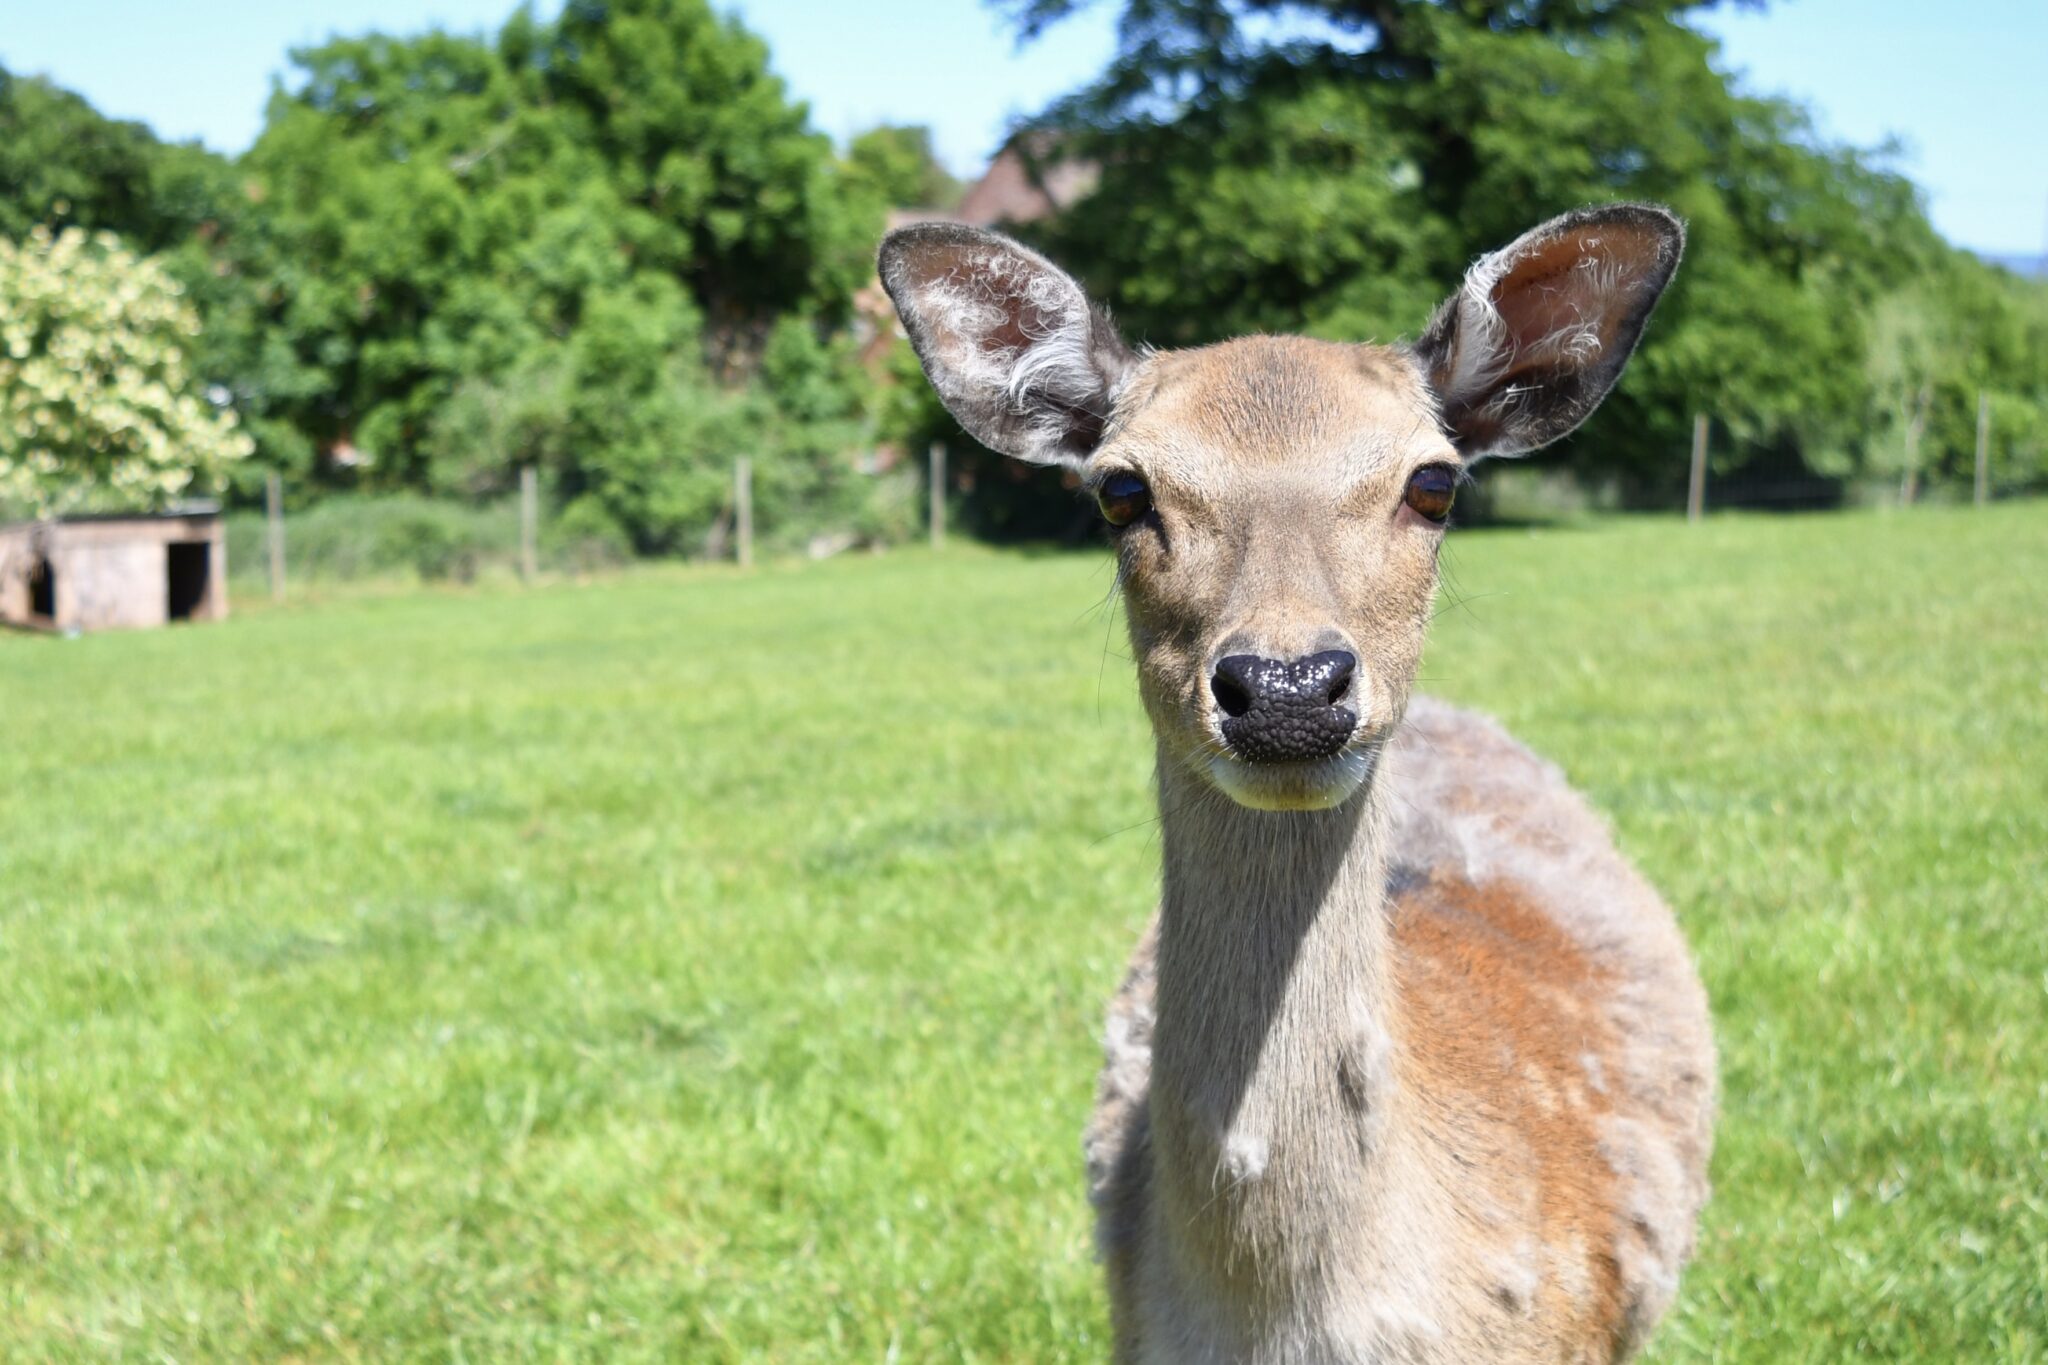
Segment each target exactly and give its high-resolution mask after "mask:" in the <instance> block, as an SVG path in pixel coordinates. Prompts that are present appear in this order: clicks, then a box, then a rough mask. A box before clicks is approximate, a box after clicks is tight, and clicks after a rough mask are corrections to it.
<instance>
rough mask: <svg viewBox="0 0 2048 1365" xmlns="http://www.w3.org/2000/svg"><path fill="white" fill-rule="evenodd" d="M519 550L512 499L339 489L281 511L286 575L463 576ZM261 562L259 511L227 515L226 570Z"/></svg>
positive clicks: (253, 572)
mask: <svg viewBox="0 0 2048 1365" xmlns="http://www.w3.org/2000/svg"><path fill="white" fill-rule="evenodd" d="M518 558H519V508H518V504H517V503H516V502H513V501H505V502H499V503H493V504H490V505H487V506H480V507H479V506H470V505H467V504H464V503H459V502H447V501H436V500H434V499H431V498H423V497H418V496H416V495H413V494H398V495H393V496H389V497H342V498H330V499H328V500H326V501H324V502H319V503H315V504H313V505H312V506H310V507H308V508H306V509H304V510H303V511H291V512H288V513H287V515H286V518H285V561H286V563H285V576H286V578H287V580H288V581H294V582H304V581H308V580H311V581H315V582H319V581H348V580H353V579H365V578H416V579H419V580H422V581H435V580H446V579H455V580H460V581H463V582H467V581H469V580H471V579H474V578H475V577H476V576H477V575H478V574H479V573H482V572H484V571H485V570H487V569H489V568H503V569H506V570H510V569H512V568H514V567H516V565H517V563H518ZM266 563H267V557H266V552H265V548H264V525H263V516H262V514H261V513H258V512H238V513H236V514H234V515H232V516H230V517H229V518H228V567H229V572H230V573H231V574H233V575H235V576H238V577H260V576H261V575H262V574H263V572H264V568H265V565H266Z"/></svg>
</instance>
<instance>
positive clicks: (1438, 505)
mask: <svg viewBox="0 0 2048 1365" xmlns="http://www.w3.org/2000/svg"><path fill="white" fill-rule="evenodd" d="M1457 493H1458V475H1457V472H1456V471H1454V470H1453V469H1452V468H1451V467H1450V466H1449V465H1447V464H1426V465H1424V466H1423V467H1422V468H1420V469H1418V470H1416V471H1415V472H1414V473H1413V474H1410V475H1409V476H1408V491H1407V492H1405V493H1403V494H1402V495H1401V501H1403V502H1405V503H1407V504H1408V505H1409V506H1410V507H1412V508H1414V509H1415V510H1416V511H1417V512H1418V513H1420V514H1421V515H1422V516H1424V517H1426V518H1428V519H1429V520H1430V521H1442V520H1443V519H1444V518H1445V517H1447V516H1449V515H1450V514H1451V501H1452V499H1453V498H1455V497H1456V496H1457Z"/></svg>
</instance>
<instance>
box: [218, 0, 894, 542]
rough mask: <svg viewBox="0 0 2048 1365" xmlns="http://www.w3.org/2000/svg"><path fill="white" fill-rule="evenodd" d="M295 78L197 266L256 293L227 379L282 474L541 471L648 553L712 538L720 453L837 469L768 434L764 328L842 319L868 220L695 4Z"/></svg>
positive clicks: (475, 487) (759, 74) (597, 9)
mask: <svg viewBox="0 0 2048 1365" xmlns="http://www.w3.org/2000/svg"><path fill="white" fill-rule="evenodd" d="M293 60H294V62H295V63H296V65H297V67H298V69H299V71H300V73H301V76H300V79H298V80H297V81H296V82H293V83H291V84H290V85H289V86H288V88H286V89H284V90H280V91H279V92H278V93H277V94H276V95H275V96H274V97H273V99H272V102H271V107H270V111H269V117H268V121H267V124H266V127H265V129H264V132H263V135H262V137H261V138H260V139H259V140H258V142H257V144H256V146H255V147H254V148H253V149H252V150H251V151H250V153H249V154H248V156H247V158H246V159H245V163H244V169H245V172H246V174H247V175H248V177H249V179H250V182H251V184H252V185H253V186H254V187H255V191H256V194H257V196H258V200H259V209H260V211H259V212H257V213H255V214H253V215H251V221H249V222H247V223H246V224H243V225H242V227H243V230H241V231H237V232H234V233H230V234H228V237H227V240H226V241H225V242H224V245H223V246H222V248H221V249H220V250H219V251H218V252H216V256H217V258H218V260H219V261H220V262H221V263H223V264H224V265H225V267H226V268H227V269H228V270H229V272H230V273H232V274H234V275H237V276H239V277H241V278H244V279H246V280H248V281H250V282H252V284H253V299H254V306H253V307H250V308H249V309H248V310H247V311H246V315H245V316H243V317H241V318H240V319H239V325H238V326H237V327H236V328H235V334H236V336H237V338H238V342H239V347H240V352H239V355H238V357H237V360H236V362H235V363H234V364H233V365H232V366H231V368H233V369H234V370H235V371H236V373H237V374H239V375H241V376H244V377H246V378H248V379H250V380H251V382H252V391H251V392H249V393H248V394H246V395H245V397H246V400H247V401H248V403H249V406H250V407H251V409H252V411H253V412H256V413H259V414H260V416H261V417H262V418H263V419H265V420H267V421H269V422H272V423H274V424H275V425H276V426H277V427H279V428H282V429H283V432H284V433H285V434H284V435H283V436H282V438H281V439H279V440H278V441H276V442H275V443H270V442H266V445H268V446H270V449H271V452H272V453H273V454H274V455H275V456H276V457H278V458H280V459H283V460H285V461H288V462H289V463H291V464H292V465H294V466H295V467H297V468H299V469H301V470H302V471H304V472H305V473H307V474H309V475H311V476H312V477H315V478H321V479H326V480H329V481H333V482H339V483H357V484H362V485H367V486H371V487H426V488H433V489H443V490H448V491H460V492H468V493H475V494H482V493H488V492H491V491H494V490H497V489H501V488H503V487H504V486H505V485H506V483H507V482H509V479H510V477H511V471H512V470H513V469H514V467H516V466H517V465H519V464H522V463H526V462H529V461H537V462H539V463H540V464H541V465H542V467H543V468H544V470H545V472H546V475H547V477H548V479H549V481H550V483H551V485H552V487H553V489H554V491H555V493H556V495H557V496H558V497H560V498H562V499H563V500H565V501H575V500H578V499H590V500H592V502H593V506H592V507H591V508H588V509H585V510H584V511H582V512H581V513H579V515H581V516H584V517H601V518H602V519H604V520H605V521H607V522H609V523H613V524H616V525H619V526H622V527H624V528H625V529H626V530H627V531H628V532H629V533H630V534H631V535H632V537H633V539H634V540H635V541H636V542H637V543H638V544H640V545H641V546H642V548H645V549H650V550H667V549H679V548H684V547H685V546H687V545H688V544H689V543H690V540H691V537H692V536H694V535H697V534H701V533H702V532H703V531H705V530H706V529H707V528H708V527H709V525H710V524H711V523H712V521H713V520H714V519H715V518H716V517H717V515H718V514H719V512H720V511H721V509H722V506H723V499H724V498H725V496H726V494H725V492H724V490H725V488H726V486H727V482H728V479H729V472H730V467H731V462H732V459H733V458H734V457H735V456H736V455H739V454H750V455H753V456H754V457H755V458H756V460H757V462H765V461H769V460H772V459H774V458H775V457H776V456H777V455H778V454H780V455H787V456H788V457H789V458H799V457H798V456H797V455H795V454H793V453H791V451H792V450H794V449H795V448H797V447H801V448H802V450H803V451H804V452H805V454H804V455H803V456H802V458H808V459H813V460H817V461H833V460H839V459H841V452H840V451H838V450H833V451H829V452H827V451H823V450H821V449H818V448H817V446H818V443H817V442H796V443H794V444H793V445H789V446H788V448H786V449H785V448H783V447H781V446H778V444H777V441H778V435H779V434H780V433H782V432H784V431H786V429H787V427H788V425H789V423H788V421H787V420H786V418H785V405H783V404H782V403H781V402H780V401H779V400H778V398H777V397H776V396H775V395H774V394H773V393H771V392H769V391H768V390H766V389H764V388H763V387H762V386H761V384H760V383H759V380H758V376H759V372H760V369H761V365H762V358H763V355H764V353H765V351H766V350H767V348H768V346H769V342H770V339H771V338H772V337H773V336H775V335H776V334H777V333H778V329H779V328H781V327H783V326H784V325H790V326H795V327H798V328H800V329H801V328H808V329H812V330H814V331H817V332H820V333H825V332H830V331H832V330H834V329H835V328H836V327H837V326H838V325H839V324H840V323H841V322H842V321H843V320H844V318H845V317H846V315H847V310H848V306H849V302H850V299H851V296H852V294H853V291H854V290H855V289H856V288H858V287H859V285H860V284H862V283H864V282H865V280H866V278H867V275H868V264H867V261H868V252H869V250H870V247H871V244H872V241H873V238H874V235H875V233H876V231H877V228H878V223H879V216H880V211H879V206H878V205H875V204H871V203H870V202H869V201H868V199H867V197H866V196H864V195H862V194H860V193H857V192H855V191H854V190H853V189H852V188H851V187H849V186H848V185H846V184H845V183H843V181H842V177H841V175H840V172H839V170H838V168H837V166H836V164H835V162H834V159H833V157H832V154H831V148H830V145H829V143H828V142H827V140H826V139H825V138H823V137H822V136H820V135H818V134H816V133H814V132H812V131H811V130H810V129H809V127H808V124H807V118H806V114H805V112H804V110H803V108H802V106H800V105H797V104H793V103H791V102H790V101H789V100H788V99H787V97H786V95H785V93H784V91H783V88H782V85H781V82H780V81H779V80H778V79H777V78H776V77H775V76H774V75H772V73H770V72H769V70H768V67H767V53H766V50H765V48H764V47H763V46H762V44H761V43H760V41H759V40H758V39H756V38H754V37H753V36H752V35H750V34H748V33H746V32H745V31H744V30H742V29H740V28H739V27H738V25H737V24H735V23H733V22H732V21H729V20H725V19H721V18H719V17H718V16H716V15H715V14H714V13H713V12H712V11H711V9H710V8H709V6H708V5H707V4H705V3H704V2H703V0H608V2H607V3H595V2H594V0H574V2H573V3H571V4H569V5H568V6H567V7H566V9H565V10H564V11H563V13H562V15H561V17H560V18H559V19H558V20H556V21H555V22H552V23H541V22H539V21H538V20H536V19H535V18H534V16H533V15H532V14H531V12H530V11H524V10H522V11H521V12H519V13H518V14H515V15H514V16H513V18H512V19H511V20H510V21H509V22H508V23H507V24H506V25H505V27H504V29H503V30H502V31H501V32H500V33H499V34H498V35H497V37H496V40H495V41H494V42H486V41H482V40H478V39H474V38H467V37H458V36H454V35H450V34H445V33H428V34H424V35H421V36H417V37H411V38H393V37H387V36H382V35H371V36H368V37H359V38H347V39H337V40H335V41H333V42H330V43H328V44H326V45H324V46H322V47H318V48H313V49H308V50H303V51H299V52H296V53H294V54H293ZM832 358H833V362H834V363H842V362H845V358H844V357H842V356H840V355H839V354H838V353H836V352H834V353H833V356H832ZM845 363H848V364H850V362H845ZM857 425H858V424H857V423H856V426H857ZM842 434H843V433H842ZM854 434H855V435H856V436H857V435H858V431H856V432H855V433H854ZM785 444H786V445H787V443H785ZM336 456H339V457H341V458H340V459H338V460H337V459H336V458H335V457H336ZM351 461H357V462H362V461H366V463H355V464H351V463H350V462H351ZM764 472H765V471H764ZM792 482H794V483H797V484H802V483H804V482H806V480H804V479H797V480H793V481H792ZM763 485H764V494H765V496H764V498H763V500H762V514H763V519H764V521H765V522H769V523H772V522H773V521H774V520H775V518H776V517H777V516H779V515H782V514H784V513H788V514H790V515H794V514H795V512H796V507H795V504H793V503H789V504H779V503H777V502H776V500H775V499H774V497H773V494H772V491H770V490H772V489H773V488H775V487H778V486H780V485H779V484H778V482H777V481H776V480H775V479H774V478H772V477H770V478H766V479H764V480H763Z"/></svg>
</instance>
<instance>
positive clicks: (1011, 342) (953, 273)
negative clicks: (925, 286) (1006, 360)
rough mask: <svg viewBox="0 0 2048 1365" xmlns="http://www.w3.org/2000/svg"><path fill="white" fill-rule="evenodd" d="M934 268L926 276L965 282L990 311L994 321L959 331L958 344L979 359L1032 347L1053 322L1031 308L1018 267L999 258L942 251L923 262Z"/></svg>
mask: <svg viewBox="0 0 2048 1365" xmlns="http://www.w3.org/2000/svg"><path fill="white" fill-rule="evenodd" d="M927 259H928V260H929V261H930V262H931V265H932V266H933V267H936V268H934V269H930V271H929V273H930V275H931V276H932V277H934V278H937V277H941V276H943V277H945V278H947V279H950V280H965V281H968V282H969V283H970V287H971V288H972V289H973V290H974V291H975V293H976V294H978V295H979V298H978V302H979V303H981V304H982V305H984V306H985V307H987V308H989V309H992V310H994V312H995V315H996V316H995V318H994V319H993V320H990V319H989V318H988V316H987V314H985V313H984V314H982V317H981V321H982V322H983V325H982V326H980V327H976V328H968V329H963V330H965V331H966V333H967V334H966V335H964V336H958V334H957V333H956V336H958V339H959V340H962V341H966V342H968V343H969V344H971V345H972V346H973V347H974V348H975V349H976V350H977V351H979V352H980V353H981V354H983V355H985V356H1008V355H1015V354H1017V353H1018V352H1020V351H1022V350H1024V349H1025V348H1026V347H1028V346H1030V345H1031V344H1032V343H1034V342H1037V341H1042V340H1044V338H1045V336H1046V334H1047V333H1048V332H1050V331H1051V330H1052V327H1053V323H1054V319H1053V318H1052V317H1051V316H1050V315H1049V314H1048V313H1047V312H1046V311H1045V310H1044V309H1043V308H1041V307H1039V306H1038V305H1037V304H1036V303H1033V302H1032V301H1031V298H1030V296H1029V294H1028V292H1027V290H1028V286H1029V284H1030V278H1029V276H1028V275H1027V274H1026V273H1024V272H1023V271H1022V270H1021V269H1019V268H1018V263H1017V262H1015V261H1012V260H1008V259H1004V258H1000V257H998V258H993V259H991V258H990V257H989V255H988V253H987V251H986V250H985V249H981V248H967V249H950V248H949V249H946V250H943V251H935V252H932V253H931V255H930V256H929V257H928V258H927Z"/></svg>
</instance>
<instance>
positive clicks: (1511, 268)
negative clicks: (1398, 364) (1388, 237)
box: [1414, 204, 1685, 461]
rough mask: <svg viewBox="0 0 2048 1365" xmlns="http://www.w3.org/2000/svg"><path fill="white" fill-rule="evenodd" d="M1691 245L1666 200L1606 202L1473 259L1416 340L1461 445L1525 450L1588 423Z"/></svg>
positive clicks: (1479, 453) (1468, 452)
mask: <svg viewBox="0 0 2048 1365" xmlns="http://www.w3.org/2000/svg"><path fill="white" fill-rule="evenodd" d="M1684 250H1685V228H1684V227H1683V226H1682V225H1681V224H1680V223H1679V221H1678V219H1677V218H1676V217H1674V216H1673V215H1672V214H1671V212H1670V211H1669V210H1668V209H1663V208H1659V207H1657V206H1656V205H1653V204H1609V205H1603V206H1601V207H1599V208H1590V209H1582V210H1580V211H1579V212H1577V213H1568V214H1565V215H1564V216H1563V217H1561V218H1553V219H1551V220H1550V221H1549V222H1547V223H1545V224H1543V226H1541V227H1539V228H1536V229H1534V230H1533V231H1530V232H1526V233H1524V234H1523V235H1522V236H1520V237H1518V238H1517V239H1515V241H1514V242H1512V243H1510V244H1509V245H1508V246H1506V247H1503V248H1502V249H1501V250H1499V251H1496V252H1494V253H1493V254H1491V255H1489V256H1486V257H1483V258H1482V259H1481V260H1480V261H1479V263H1478V264H1477V265H1474V266H1473V267H1472V269H1471V271H1470V272H1469V273H1468V274H1467V275H1466V276H1465V283H1464V285H1463V286H1462V287H1461V288H1460V289H1459V290H1458V292H1457V293H1455V294H1453V295H1451V297H1450V298H1449V299H1447V300H1445V301H1444V305H1443V307H1441V308H1439V309H1438V310H1437V314H1436V316H1435V317H1434V318H1432V319H1431V320H1430V324H1429V327H1428V329H1427V330H1426V331H1424V332H1423V334H1422V338H1421V340H1419V341H1417V342H1416V343H1415V347H1414V351H1415V356H1416V359H1417V360H1418V361H1419V362H1420V363H1421V365H1422V370H1423V374H1424V375H1425V376H1426V377H1427V378H1428V380H1429V383H1430V387H1432V388H1433V389H1435V390H1436V396H1437V402H1438V403H1439V405H1440V406H1441V409H1442V412H1443V422H1444V429H1445V430H1446V431H1447V432H1448V433H1449V434H1450V437H1451V440H1452V443H1453V444H1455V445H1456V446H1457V448H1458V450H1459V452H1460V453H1461V454H1462V455H1464V457H1465V458H1466V459H1467V460H1468V461H1469V460H1479V459H1484V458H1485V457H1486V456H1488V455H1520V454H1524V453H1526V452H1528V451H1531V450H1534V449H1536V448H1537V447H1538V446H1542V445H1547V444H1549V443H1550V442H1552V441H1555V440H1556V439H1557V438H1558V437H1560V436H1563V435H1564V434H1566V433H1567V432H1569V431H1571V430H1572V429H1573V428H1574V427H1576V426H1578V425H1579V423H1581V422H1583V421H1585V420H1586V418H1587V417H1588V416H1590V415H1591V414H1592V412H1593V409H1594V408H1596V407H1598V406H1600V400H1601V399H1603V398H1605V397H1606V396H1607V391H1608V390H1609V389H1611V388H1613V387H1614V382H1615V381H1616V380H1617V379H1619V378H1621V371H1622V367H1623V366H1625V365H1627V364H1628V358H1629V355H1630V354H1631V353H1632V352H1633V351H1634V350H1635V348H1636V342H1637V341H1639V340H1640V339H1641V338H1642V335H1643V324H1645V323H1647V322H1648V321H1649V320H1650V311H1651V310H1652V309H1654V308H1655V307H1656V306H1657V299H1658V296H1659V295H1661V294H1662V293H1663V292H1664V286H1665V285H1667V284H1669V283H1670V282H1671V275H1672V272H1674V271H1675V270H1677V269H1678V258H1679V256H1680V255H1681V254H1682V253H1683V252H1684Z"/></svg>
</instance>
